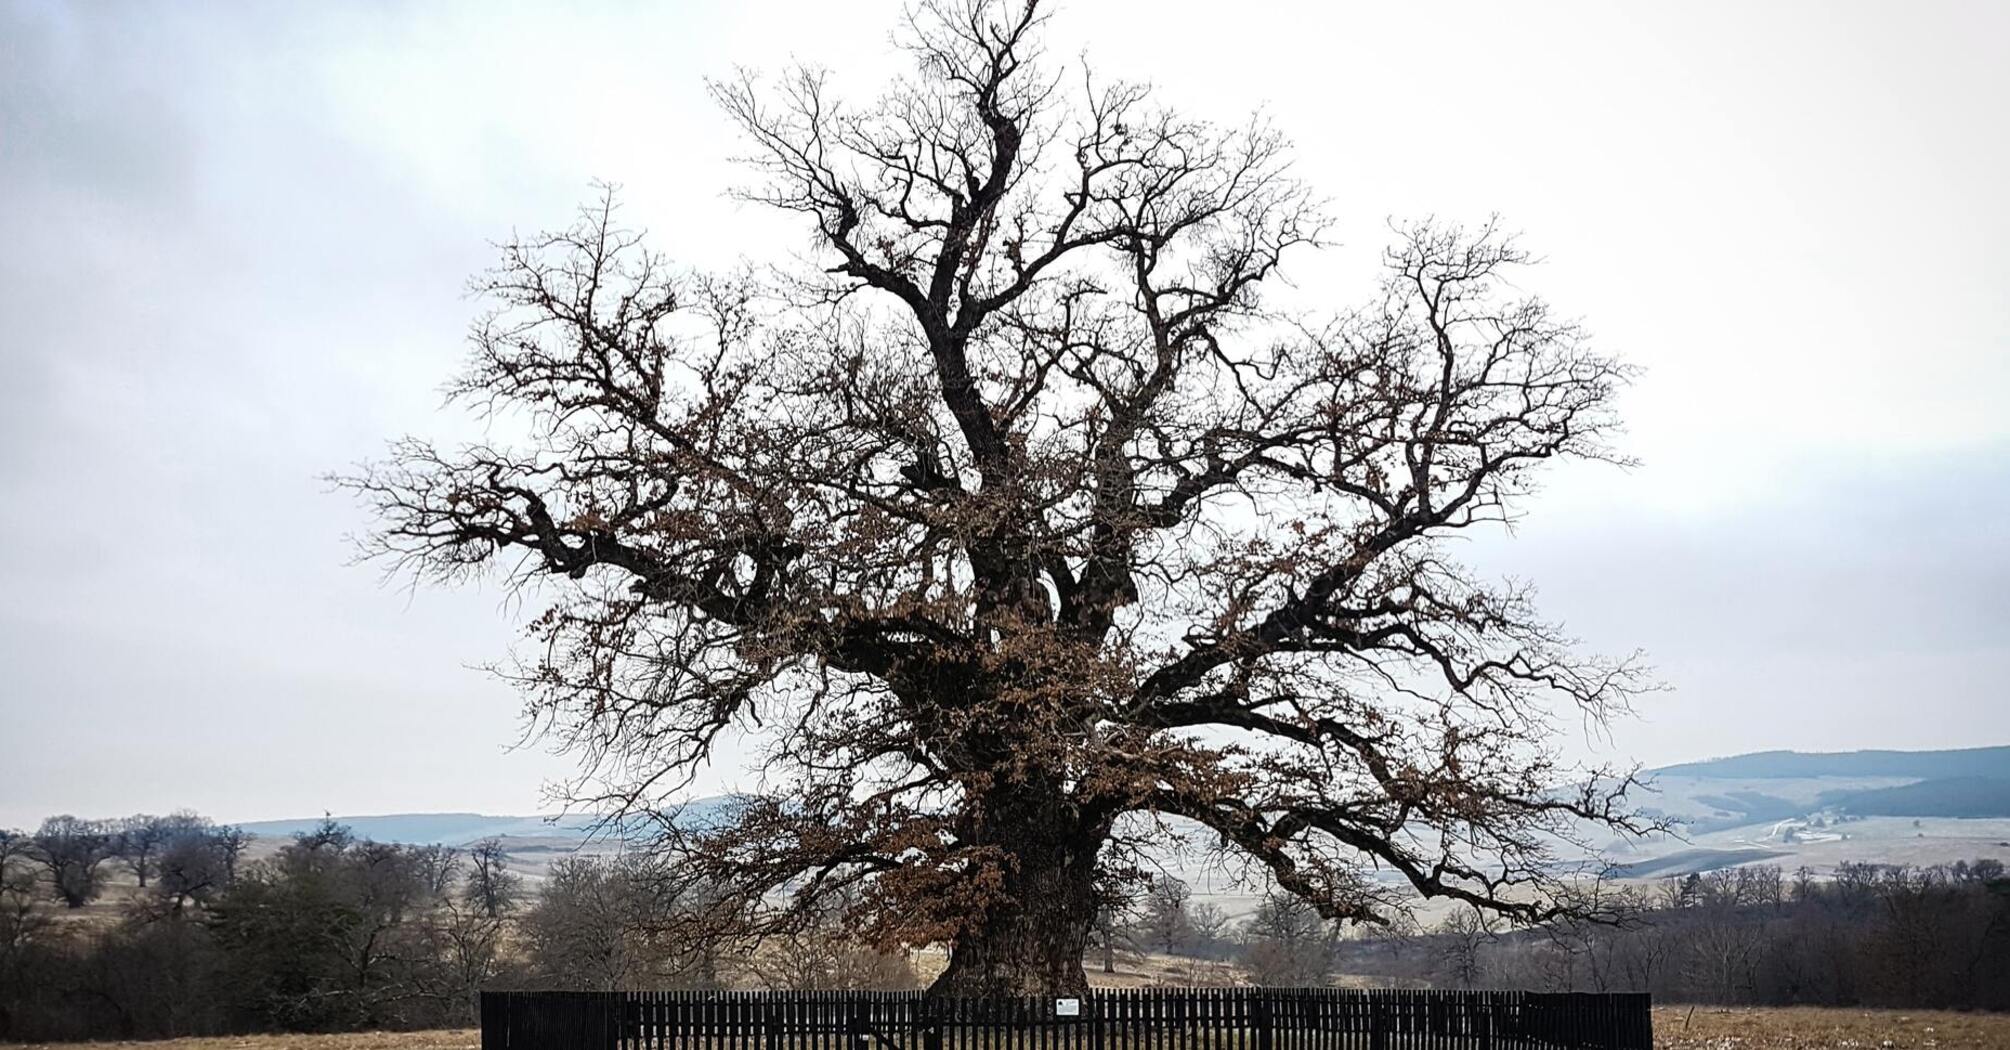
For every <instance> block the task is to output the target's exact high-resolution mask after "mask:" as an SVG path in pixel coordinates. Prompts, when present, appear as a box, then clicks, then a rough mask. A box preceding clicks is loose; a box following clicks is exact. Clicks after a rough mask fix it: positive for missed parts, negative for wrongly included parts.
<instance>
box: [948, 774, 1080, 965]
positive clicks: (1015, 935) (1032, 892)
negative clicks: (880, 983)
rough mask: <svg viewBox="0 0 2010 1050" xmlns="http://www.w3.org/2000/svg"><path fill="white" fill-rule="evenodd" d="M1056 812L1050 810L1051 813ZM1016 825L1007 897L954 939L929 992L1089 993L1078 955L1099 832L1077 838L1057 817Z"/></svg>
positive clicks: (1010, 839) (1075, 829)
mask: <svg viewBox="0 0 2010 1050" xmlns="http://www.w3.org/2000/svg"><path fill="white" fill-rule="evenodd" d="M1060 808H1061V807H1054V810H1058V809H1060ZM1054 810H1048V812H1049V813H1053V814H1054V815H1053V816H1051V817H1050V818H1049V819H1046V820H1038V821H1031V820H1028V821H1020V822H1015V823H1016V825H1017V828H1018V829H1019V830H1020V831H1022V832H1023V833H1022V834H1016V835H1011V836H1008V837H1004V839H1003V841H1006V842H1009V843H1011V846H1012V848H1013V852H1014V854H1015V859H1016V860H1017V862H1018V870H1017V871H1016V872H1014V873H1013V874H1012V875H1011V876H1009V877H1008V879H1007V885H1006V892H1007V894H1008V899H1007V900H1006V901H1004V902H1001V903H1000V904H999V905H998V906H997V907H995V908H994V909H993V910H992V911H991V913H990V914H989V915H987V916H986V917H985V920H984V923H983V927H982V929H980V930H978V931H977V932H975V933H972V934H970V935H967V936H965V937H962V938H959V939H958V940H957V942H956V944H955V945H954V946H953V947H952V948H951V949H950V953H949V968H948V969H946V970H944V971H943V972H942V975H941V976H940V977H937V978H936V979H935V983H934V984H933V985H931V986H930V987H929V994H931V995H943V996H1000V995H1005V996H1013V995H1035V996H1080V995H1082V994H1084V993H1086V992H1087V991H1088V990H1089V977H1088V973H1087V971H1086V970H1084V969H1083V966H1082V962H1083V957H1084V956H1085V955H1086V954H1087V953H1088V950H1089V938H1090V935H1091V933H1092V932H1093V930H1094V928H1095V921H1096V913H1097V908H1098V904H1099V901H1098V900H1097V897H1096V884H1095V869H1096V854H1097V853H1098V852H1100V850H1101V847H1102V841H1101V836H1100V835H1098V834H1093V833H1091V834H1082V833H1081V829H1080V827H1079V826H1078V825H1075V824H1074V823H1073V822H1072V821H1070V820H1068V819H1066V817H1065V816H1062V815H1061V814H1058V813H1054Z"/></svg>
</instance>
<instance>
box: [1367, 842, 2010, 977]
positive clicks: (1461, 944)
mask: <svg viewBox="0 0 2010 1050" xmlns="http://www.w3.org/2000/svg"><path fill="white" fill-rule="evenodd" d="M1585 892H1586V893H1587V894H1593V895H1597V896H1598V897H1599V898H1600V899H1599V900H1597V901H1595V902H1591V903H1592V904H1593V905H1594V906H1595V908H1596V909H1597V911H1598V912H1599V913H1601V914H1602V915H1604V916H1605V917H1606V918H1607V919H1609V920H1610V921H1608V922H1597V923H1594V922H1583V921H1575V922H1565V923H1557V924H1551V925H1546V926H1542V927H1538V928H1536V929H1531V930H1517V931H1509V930H1506V929H1503V928H1500V927H1499V924H1498V923H1496V922H1494V921H1492V920H1490V919H1489V918H1488V917H1486V916H1483V915H1481V914H1479V913H1476V912H1474V911H1473V910H1472V909H1462V910H1460V911H1457V912H1454V913H1452V914H1451V915H1450V916H1448V917H1446V918H1445V919H1443V920H1442V921H1441V922H1440V923H1439V924H1438V925H1436V926H1435V927H1434V928H1433V929H1432V930H1430V931H1429V932H1426V933H1420V934H1414V935H1410V936H1406V937H1401V938H1378V939H1367V940H1352V941H1348V942H1345V944H1344V946H1343V952H1342V954H1341V956H1340V958H1339V959H1338V961H1337V963H1338V965H1340V966H1342V967H1344V968H1345V969H1346V970H1347V971H1348V972H1350V973H1357V974H1372V975H1378V976H1380V977H1382V978H1384V979H1389V980H1407V981H1418V982H1428V983H1431V984H1435V985H1441V986H1448V987H1513V988H1534V989H1544V990H1555V991H1647V992H1652V993H1654V995H1655V996H1656V997H1657V998H1659V999H1662V1000H1665V1001H1671V1002H1693V1003H1715V1004H1730V1005H1765V1006H1781V1005H1816V1006H1882V1007H1896V1008H1906V1009H1928V1008H1938V1009H1987V1010H2005V1009H2010V878H2006V877H2005V871H2004V865H2003V863H2002V862H2001V861H1997V860H1989V859H1984V860H1976V861H1972V862H1971V861H1957V862H1955V863H1953V864H1947V865H1937V866H1932V867H1915V866H1908V865H1879V864H1860V863H1847V864H1843V865H1840V866H1839V867H1838V868H1837V870H1836V871H1835V872H1834V874H1833V875H1832V876H1830V877H1822V878H1817V877H1816V875H1815V874H1814V873H1813V872H1812V871H1810V870H1808V869H1806V868H1802V869H1800V870H1798V871H1795V872H1791V873H1789V872H1785V871H1782V870H1781V869H1780V868H1778V867H1774V866H1769V865H1747V866H1744V867H1739V868H1731V869H1724V870H1719V871H1713V872H1709V873H1707V874H1691V875H1686V876H1680V877H1675V878H1670V879H1666V880H1664V881H1662V882H1661V883H1659V884H1658V885H1655V886H1652V887H1647V888H1643V887H1638V886H1630V887H1613V886H1609V885H1596V886H1593V887H1590V888H1588V889H1587V890H1586V891H1585Z"/></svg>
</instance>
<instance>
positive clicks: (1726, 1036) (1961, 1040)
mask: <svg viewBox="0 0 2010 1050" xmlns="http://www.w3.org/2000/svg"><path fill="white" fill-rule="evenodd" d="M1654 1045H1655V1047H1656V1050H1817V1048H1819V1050H1923V1048H1929V1047H1930V1048H1933V1050H2010V1014H1984V1013H1952V1012H1947V1011H1938V1010H1831V1009H1823V1008H1816V1007H1766V1008H1759V1007H1754V1008H1750V1009H1726V1008H1724V1007H1721V1006H1698V1007H1694V1008H1693V1009H1692V1008H1690V1007H1686V1006H1657V1007H1655V1008H1654Z"/></svg>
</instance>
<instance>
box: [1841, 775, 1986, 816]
mask: <svg viewBox="0 0 2010 1050" xmlns="http://www.w3.org/2000/svg"><path fill="white" fill-rule="evenodd" d="M1822 801H1823V802H1825V803H1827V804H1828V805H1832V806H1834V807H1835V808H1837V809H1840V810H1843V811H1845V812H1848V813H1854V814H1857V815H1859V816H1867V817H1962V818H1982V817H2010V779H2003V778H1999V777H1941V778H1938V779H1934V780H1922V781H1920V782H1919V783H1917V784H1904V785H1901V786H1899V787H1888V788H1876V789H1873V790H1870V791H1847V792H1838V793H1836V794H1834V795H1824V796H1822Z"/></svg>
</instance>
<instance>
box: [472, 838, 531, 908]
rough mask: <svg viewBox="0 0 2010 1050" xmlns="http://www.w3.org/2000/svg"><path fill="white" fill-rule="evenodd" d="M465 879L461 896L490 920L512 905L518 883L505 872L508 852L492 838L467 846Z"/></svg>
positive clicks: (507, 863) (518, 888) (507, 866)
mask: <svg viewBox="0 0 2010 1050" xmlns="http://www.w3.org/2000/svg"><path fill="white" fill-rule="evenodd" d="M467 861H468V876H467V881H466V882H465V883H464V884H463V885H462V889H461V893H462V896H463V897H465V898H466V900H467V901H468V902H469V903H471V904H473V905H475V906H476V907H478V908H479V909H480V910H481V913H482V914H483V915H484V916H486V917H488V918H491V919H497V918H501V917H502V916H504V915H505V914H508V912H509V910H510V909H511V908H514V907H515V906H516V901H517V895H518V893H519V892H520V890H521V887H522V880H521V879H520V878H518V876H517V874H516V872H513V871H511V870H509V852H508V851H507V850H505V849H503V845H502V843H501V842H500V841H498V840H496V839H483V840H482V841H480V842H477V843H475V844H474V845H473V846H470V847H468V854H467Z"/></svg>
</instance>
